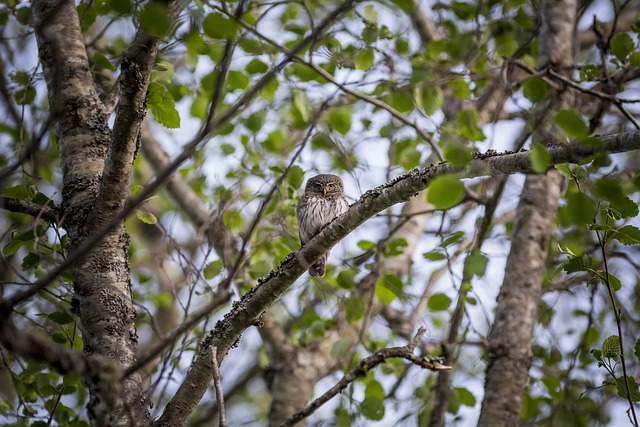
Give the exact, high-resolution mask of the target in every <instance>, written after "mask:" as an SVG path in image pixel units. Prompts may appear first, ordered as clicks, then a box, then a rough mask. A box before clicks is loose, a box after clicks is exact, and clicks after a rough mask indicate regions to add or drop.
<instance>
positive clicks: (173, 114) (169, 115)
mask: <svg viewBox="0 0 640 427" xmlns="http://www.w3.org/2000/svg"><path fill="white" fill-rule="evenodd" d="M151 114H153V117H154V118H155V119H156V120H157V121H158V123H160V124H161V125H162V126H164V127H166V128H167V129H177V128H179V127H180V114H179V113H178V110H176V107H175V106H174V104H173V103H164V102H163V103H161V104H157V105H152V106H151Z"/></svg>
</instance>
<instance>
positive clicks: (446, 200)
mask: <svg viewBox="0 0 640 427" xmlns="http://www.w3.org/2000/svg"><path fill="white" fill-rule="evenodd" d="M464 194H465V188H464V184H463V183H462V181H460V180H459V179H458V178H456V177H454V176H451V175H442V176H437V177H436V178H435V179H434V180H433V181H431V183H430V184H429V188H428V191H427V201H428V202H429V203H431V204H432V205H433V206H434V207H436V208H437V209H449V208H452V207H454V206H456V205H457V204H458V203H460V202H461V201H462V199H464Z"/></svg>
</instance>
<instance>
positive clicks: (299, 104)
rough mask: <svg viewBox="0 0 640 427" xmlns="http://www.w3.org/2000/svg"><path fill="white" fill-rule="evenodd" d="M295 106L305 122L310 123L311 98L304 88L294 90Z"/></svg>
mask: <svg viewBox="0 0 640 427" xmlns="http://www.w3.org/2000/svg"><path fill="white" fill-rule="evenodd" d="M293 107H294V108H295V109H296V110H297V111H298V113H299V114H300V118H301V119H302V121H303V122H304V123H309V119H310V116H309V99H308V98H307V94H306V93H305V92H304V91H302V90H294V92H293Z"/></svg>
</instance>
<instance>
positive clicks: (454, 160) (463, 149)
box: [443, 142, 473, 166]
mask: <svg viewBox="0 0 640 427" xmlns="http://www.w3.org/2000/svg"><path fill="white" fill-rule="evenodd" d="M443 151H444V160H445V161H447V162H449V163H451V164H452V165H453V166H464V165H466V164H467V163H469V162H470V161H471V159H472V158H473V155H472V153H473V149H472V148H471V147H468V146H466V145H464V144H461V143H459V142H452V143H448V144H446V146H445V147H444V150H443Z"/></svg>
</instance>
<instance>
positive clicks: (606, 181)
mask: <svg viewBox="0 0 640 427" xmlns="http://www.w3.org/2000/svg"><path fill="white" fill-rule="evenodd" d="M593 189H594V191H595V193H596V194H597V195H598V196H600V197H602V198H603V199H605V200H608V201H609V202H610V207H611V209H614V210H615V211H616V212H617V213H619V214H620V217H621V218H632V217H635V216H637V215H638V205H637V204H636V203H634V201H633V200H631V198H629V196H627V195H626V194H625V193H624V191H623V189H622V186H621V185H620V182H618V181H616V180H614V179H611V178H602V179H599V180H598V181H596V183H595V185H594V186H593Z"/></svg>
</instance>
